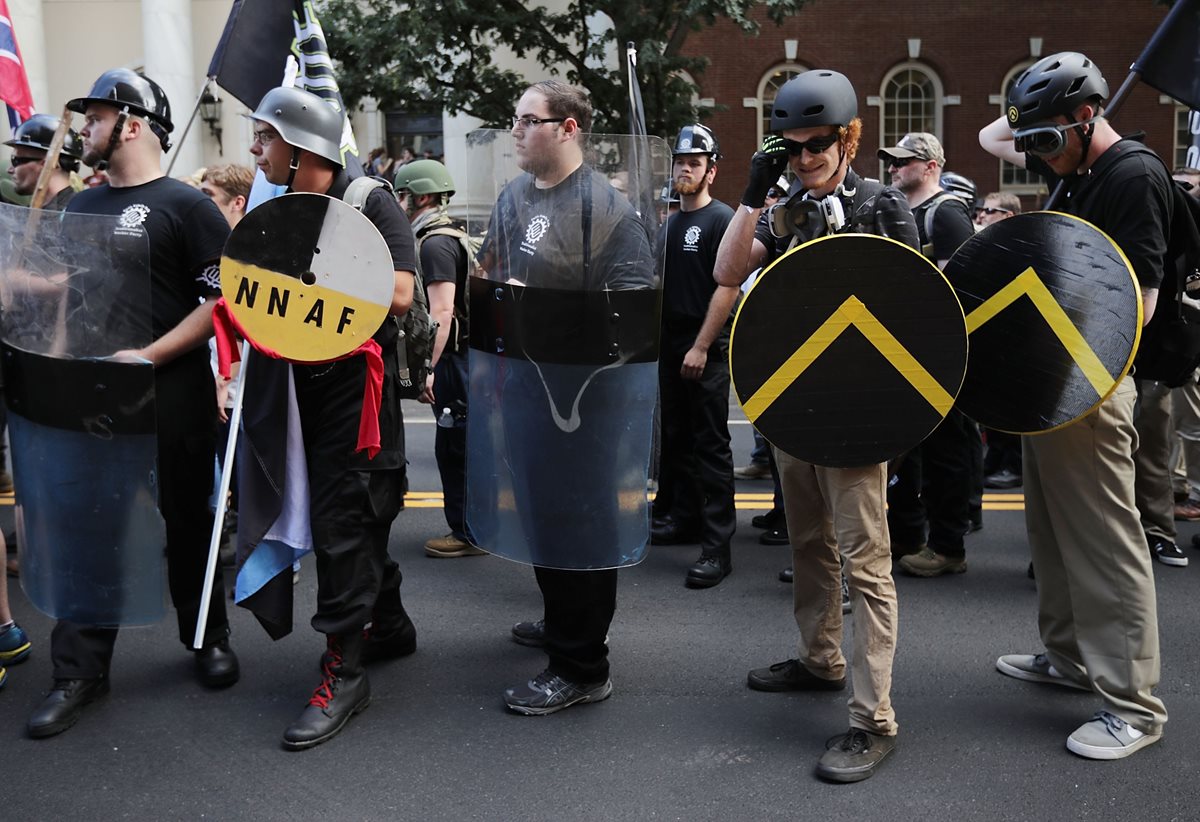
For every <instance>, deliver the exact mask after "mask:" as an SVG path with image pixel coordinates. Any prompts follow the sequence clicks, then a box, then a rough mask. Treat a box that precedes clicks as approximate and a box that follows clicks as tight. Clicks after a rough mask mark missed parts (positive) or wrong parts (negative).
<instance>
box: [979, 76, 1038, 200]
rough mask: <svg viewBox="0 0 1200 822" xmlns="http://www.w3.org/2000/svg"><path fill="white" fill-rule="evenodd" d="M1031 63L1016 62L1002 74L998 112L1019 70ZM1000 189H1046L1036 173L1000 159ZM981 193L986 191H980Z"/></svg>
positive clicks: (1018, 191)
mask: <svg viewBox="0 0 1200 822" xmlns="http://www.w3.org/2000/svg"><path fill="white" fill-rule="evenodd" d="M1032 65H1033V61H1032V60H1026V61H1025V62H1024V63H1018V64H1017V65H1015V66H1013V67H1012V68H1011V69H1009V71H1008V74H1006V75H1004V82H1002V83H1001V84H1000V113H1001V114H1004V107H1005V102H1006V101H1007V100H1008V91H1009V89H1011V88H1012V85H1013V83H1015V82H1016V81H1017V78H1018V77H1020V76H1021V72H1023V71H1024V70H1025V69H1027V68H1029V67H1030V66H1032ZM1000 190H1001V191H1012V192H1013V193H1016V194H1037V193H1039V192H1043V191H1045V190H1046V184H1045V182H1044V181H1043V180H1042V178H1041V177H1039V176H1038V175H1036V174H1033V173H1032V172H1030V171H1027V170H1025V169H1023V168H1021V167H1020V166H1015V165H1013V164H1012V163H1010V162H1009V161H1008V160H1001V161H1000ZM980 193H981V194H983V193H986V192H980Z"/></svg>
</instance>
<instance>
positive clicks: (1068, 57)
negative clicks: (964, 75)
mask: <svg viewBox="0 0 1200 822" xmlns="http://www.w3.org/2000/svg"><path fill="white" fill-rule="evenodd" d="M1095 99H1098V100H1100V101H1101V102H1103V101H1104V100H1107V99H1108V83H1107V82H1105V80H1104V76H1103V75H1102V74H1101V73H1100V69H1099V68H1098V67H1097V66H1096V64H1095V63H1093V62H1092V61H1091V60H1089V59H1088V58H1087V57H1086V56H1085V55H1083V54H1080V53H1079V52H1077V51H1061V52H1059V53H1058V54H1051V55H1050V56H1049V57H1043V58H1042V59H1041V60H1038V61H1037V62H1036V63H1034V64H1033V65H1032V66H1030V67H1029V68H1027V69H1025V71H1024V72H1022V74H1021V75H1020V76H1019V77H1017V80H1016V82H1015V83H1013V84H1012V88H1010V89H1009V91H1008V105H1007V106H1006V107H1005V112H1006V116H1007V119H1008V125H1009V127H1010V128H1013V129H1019V128H1028V127H1029V126H1032V125H1035V124H1037V123H1045V122H1048V121H1049V120H1052V119H1053V118H1055V117H1058V116H1060V115H1062V116H1065V117H1069V116H1070V115H1071V113H1072V112H1073V111H1075V109H1077V108H1079V106H1081V105H1083V104H1084V103H1086V102H1088V101H1089V100H1095Z"/></svg>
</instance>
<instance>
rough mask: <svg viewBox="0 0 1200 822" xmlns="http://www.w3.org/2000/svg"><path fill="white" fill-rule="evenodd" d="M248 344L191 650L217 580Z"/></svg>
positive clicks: (199, 639)
mask: <svg viewBox="0 0 1200 822" xmlns="http://www.w3.org/2000/svg"><path fill="white" fill-rule="evenodd" d="M249 352H250V343H249V342H247V341H245V340H243V341H242V369H241V372H240V373H239V375H238V385H237V391H236V393H235V394H234V398H233V413H232V414H230V415H229V437H228V441H227V442H226V443H225V460H224V462H222V463H221V481H220V483H218V488H217V510H216V515H215V516H214V517H213V529H212V536H211V537H210V538H209V540H208V565H207V566H206V567H205V569H204V588H203V589H202V593H201V594H200V613H199V615H198V616H197V617H196V634H195V636H194V637H193V638H192V648H194V649H195V650H197V651H199V650H200V649H201V648H203V647H204V632H205V631H206V630H208V606H209V604H210V603H211V602H212V587H213V581H214V580H215V579H216V577H217V573H218V568H217V561H218V560H219V558H220V554H221V534H222V532H223V531H224V530H225V512H226V509H227V508H228V497H229V485H230V481H231V480H232V479H233V469H234V455H235V454H236V453H237V441H238V431H239V429H240V428H241V426H242V397H243V396H244V395H245V393H246V370H247V369H246V365H247V362H246V360H247V357H248V355H249Z"/></svg>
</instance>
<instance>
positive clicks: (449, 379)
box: [395, 160, 487, 557]
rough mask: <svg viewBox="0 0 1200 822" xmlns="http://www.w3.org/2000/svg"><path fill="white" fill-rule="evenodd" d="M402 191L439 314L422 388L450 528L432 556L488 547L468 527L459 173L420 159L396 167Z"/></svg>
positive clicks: (432, 547) (432, 543)
mask: <svg viewBox="0 0 1200 822" xmlns="http://www.w3.org/2000/svg"><path fill="white" fill-rule="evenodd" d="M395 189H396V198H397V199H398V200H399V201H400V205H401V206H403V207H404V209H405V211H406V212H407V214H408V216H409V219H411V220H412V221H413V234H414V235H416V238H417V251H418V253H419V254H420V257H421V277H422V280H423V282H424V285H425V294H426V296H428V297H429V315H430V316H431V317H432V318H433V319H434V320H435V321H436V322H437V324H438V330H437V338H436V339H435V340H434V345H433V358H432V362H433V368H432V369H431V370H430V372H429V376H428V378H427V379H426V384H425V388H424V390H423V391H422V392H421V396H420V400H421V402H427V403H431V404H432V406H433V414H434V417H435V418H436V419H437V433H436V434H435V435H434V445H433V452H434V456H435V457H436V458H437V465H438V473H439V474H440V475H441V478H442V501H443V504H442V511H443V513H444V514H445V516H446V524H447V525H448V526H449V527H450V533H448V534H446V535H445V536H443V537H434V538H433V539H430V540H426V542H425V553H426V554H427V555H429V556H431V557H469V556H478V555H480V554H485V553H487V552H486V551H484V550H482V549H480V548H478V547H476V546H475V544H474V543H473V541H472V539H471V535H470V533H469V532H468V530H467V522H466V516H465V512H464V508H463V495H464V493H465V492H466V484H467V339H468V329H467V262H468V261H467V243H466V242H465V240H466V236H467V235H466V233H465V232H464V231H463V228H462V226H460V225H456V224H455V223H454V221H453V220H451V219H450V214H449V213H448V212H447V211H446V204H447V203H448V202H449V200H450V198H451V197H453V196H454V180H452V179H451V178H450V172H449V171H448V170H447V169H446V167H445V166H444V165H442V164H441V163H439V162H438V161H437V160H414V161H413V162H411V163H405V164H404V165H403V166H401V167H400V170H399V171H397V172H396V177H395Z"/></svg>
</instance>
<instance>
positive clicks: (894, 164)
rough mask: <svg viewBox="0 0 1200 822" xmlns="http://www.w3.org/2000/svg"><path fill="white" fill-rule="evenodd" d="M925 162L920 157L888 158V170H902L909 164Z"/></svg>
mask: <svg viewBox="0 0 1200 822" xmlns="http://www.w3.org/2000/svg"><path fill="white" fill-rule="evenodd" d="M918 161H919V162H922V163H923V162H925V160H922V159H921V158H920V157H899V158H897V157H889V158H888V168H904V167H905V166H906V165H908V164H909V163H916V162H918Z"/></svg>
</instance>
